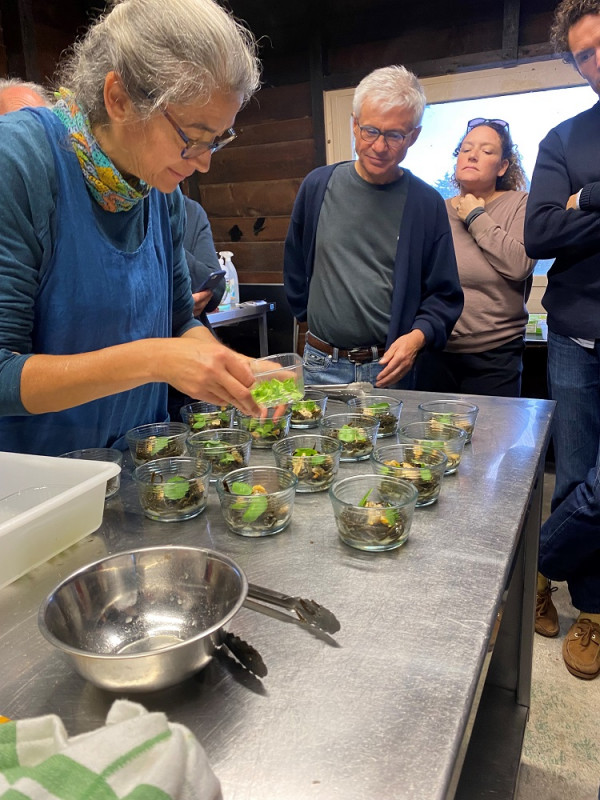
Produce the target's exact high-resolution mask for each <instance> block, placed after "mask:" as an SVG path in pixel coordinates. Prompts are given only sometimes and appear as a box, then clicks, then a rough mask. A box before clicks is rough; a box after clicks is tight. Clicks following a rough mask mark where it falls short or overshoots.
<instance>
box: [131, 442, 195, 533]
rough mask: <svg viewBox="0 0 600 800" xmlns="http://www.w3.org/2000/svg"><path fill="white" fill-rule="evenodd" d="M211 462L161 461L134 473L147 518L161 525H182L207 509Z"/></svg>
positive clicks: (140, 468)
mask: <svg viewBox="0 0 600 800" xmlns="http://www.w3.org/2000/svg"><path fill="white" fill-rule="evenodd" d="M210 467H211V465H210V462H209V461H200V460H199V459H197V458H191V457H189V456H183V457H181V458H157V459H156V460H155V461H147V462H145V463H144V464H140V466H139V467H136V468H135V469H134V470H133V480H134V481H135V483H136V484H137V488H138V495H139V498H140V505H141V506H142V510H143V511H144V514H145V515H146V516H147V517H149V518H150V519H154V520H158V522H182V521H183V520H186V519H191V518H192V517H196V516H198V514H200V513H201V512H202V511H204V509H205V508H206V500H207V497H208V486H209V482H210Z"/></svg>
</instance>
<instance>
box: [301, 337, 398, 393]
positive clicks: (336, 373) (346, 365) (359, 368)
mask: <svg viewBox="0 0 600 800" xmlns="http://www.w3.org/2000/svg"><path fill="white" fill-rule="evenodd" d="M303 363H304V382H305V383H307V384H309V385H310V384H313V385H316V386H322V385H323V384H325V385H327V384H330V383H354V381H367V382H368V383H372V384H373V386H375V381H376V380H377V376H378V375H379V373H380V372H381V370H382V369H383V367H382V366H381V364H380V363H379V361H377V360H375V361H369V362H367V363H366V364H353V363H352V362H351V361H349V360H348V359H347V358H336V359H334V358H333V356H328V355H326V354H325V353H321V351H320V350H317V349H316V348H315V347H313V346H312V345H310V344H306V345H304V357H303ZM385 388H386V389H412V388H414V370H411V371H410V372H409V373H408V374H407V375H405V376H404V377H403V378H402V380H400V381H398V382H397V383H395V384H394V385H393V386H387V387H385ZM382 391H384V388H382Z"/></svg>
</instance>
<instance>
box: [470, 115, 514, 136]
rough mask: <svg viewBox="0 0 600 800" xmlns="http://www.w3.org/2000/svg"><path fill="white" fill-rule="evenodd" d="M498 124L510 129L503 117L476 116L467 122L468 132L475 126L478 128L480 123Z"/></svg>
mask: <svg viewBox="0 0 600 800" xmlns="http://www.w3.org/2000/svg"><path fill="white" fill-rule="evenodd" d="M490 124H492V125H498V127H500V128H505V129H506V130H508V122H506V120H503V119H484V117H475V119H470V120H469V121H468V122H467V132H468V131H472V130H473V128H477V127H478V126H479V125H490Z"/></svg>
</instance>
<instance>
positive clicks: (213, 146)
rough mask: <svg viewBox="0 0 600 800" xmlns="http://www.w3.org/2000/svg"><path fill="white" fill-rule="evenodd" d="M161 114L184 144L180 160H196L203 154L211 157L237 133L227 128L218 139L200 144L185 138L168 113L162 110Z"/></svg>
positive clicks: (195, 140) (187, 137)
mask: <svg viewBox="0 0 600 800" xmlns="http://www.w3.org/2000/svg"><path fill="white" fill-rule="evenodd" d="M162 113H163V115H164V116H165V118H166V119H167V120H168V121H169V122H170V123H171V125H172V126H173V127H174V128H175V130H176V131H177V133H178V134H179V136H180V137H181V138H182V140H183V141H184V142H185V147H184V148H183V150H182V151H181V157H182V158H197V156H201V155H203V154H204V153H210V154H211V155H212V154H213V153H216V152H217V150H222V149H223V148H224V147H225V145H226V144H229V143H230V142H233V140H234V139H235V138H236V137H237V133H236V132H235V131H234V130H233V128H229V129H228V130H227V131H225V133H224V134H223V135H222V136H220V137H219V138H218V139H214V140H213V141H212V142H202V141H199V140H198V139H190V137H189V136H186V135H185V133H184V132H183V131H182V130H181V128H180V127H179V125H178V124H177V123H176V122H175V120H174V119H173V117H172V116H171V115H170V114H169V112H168V111H164V110H163V112H162Z"/></svg>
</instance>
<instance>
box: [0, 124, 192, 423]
mask: <svg viewBox="0 0 600 800" xmlns="http://www.w3.org/2000/svg"><path fill="white" fill-rule="evenodd" d="M36 113H41V112H40V110H37V112H36ZM44 113H49V112H46V111H44ZM0 175H1V176H2V180H1V181H0V415H19V414H27V413H28V412H27V411H26V409H25V408H24V406H23V404H22V402H21V394H20V384H21V372H22V369H23V365H24V363H25V361H26V360H27V359H28V358H29V357H30V356H31V355H32V354H33V353H32V332H33V328H34V323H35V301H36V294H37V292H38V289H39V285H40V280H41V279H42V277H43V274H44V268H45V265H46V264H47V263H48V262H49V259H50V258H51V256H52V253H53V252H54V246H55V242H56V240H57V226H56V223H57V221H56V213H55V212H56V200H57V185H58V184H57V176H56V170H55V162H54V157H53V154H52V150H51V148H50V145H49V142H48V139H47V136H46V133H45V131H44V128H43V126H42V124H41V123H40V121H39V119H38V118H37V117H36V114H35V113H33V111H32V110H24V111H19V112H16V113H11V114H7V115H5V116H3V117H0ZM153 191H155V190H153ZM147 202H148V199H146V200H144V201H142V202H139V203H137V204H136V205H135V206H134V208H133V209H131V211H126V212H120V213H116V214H115V213H110V212H108V211H104V210H103V209H102V208H101V207H100V206H99V205H98V204H97V203H95V202H94V203H92V208H93V213H94V216H95V220H96V224H97V226H98V227H99V229H100V230H101V231H102V232H103V234H104V235H105V236H106V238H107V239H108V240H109V241H110V242H111V243H112V244H114V245H115V247H117V248H118V249H120V250H124V251H126V252H134V251H135V250H136V249H137V248H138V247H139V245H140V243H141V241H142V240H143V239H144V236H145V229H146V220H145V215H146V214H147V213H148V212H147ZM167 203H168V206H169V214H170V220H171V232H172V238H173V251H174V267H173V302H172V334H173V336H180V335H181V334H182V333H184V332H185V331H186V330H188V329H189V328H191V327H193V326H195V325H198V324H200V323H198V322H197V321H196V320H194V317H193V299H192V296H191V290H190V276H189V271H188V267H187V264H186V260H185V255H184V250H183V245H182V241H183V228H184V218H185V217H184V214H185V212H184V208H183V200H182V195H181V192H180V191H179V189H177V190H176V191H175V192H173V193H172V194H171V195H168V196H167ZM82 213H83V210H82Z"/></svg>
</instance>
